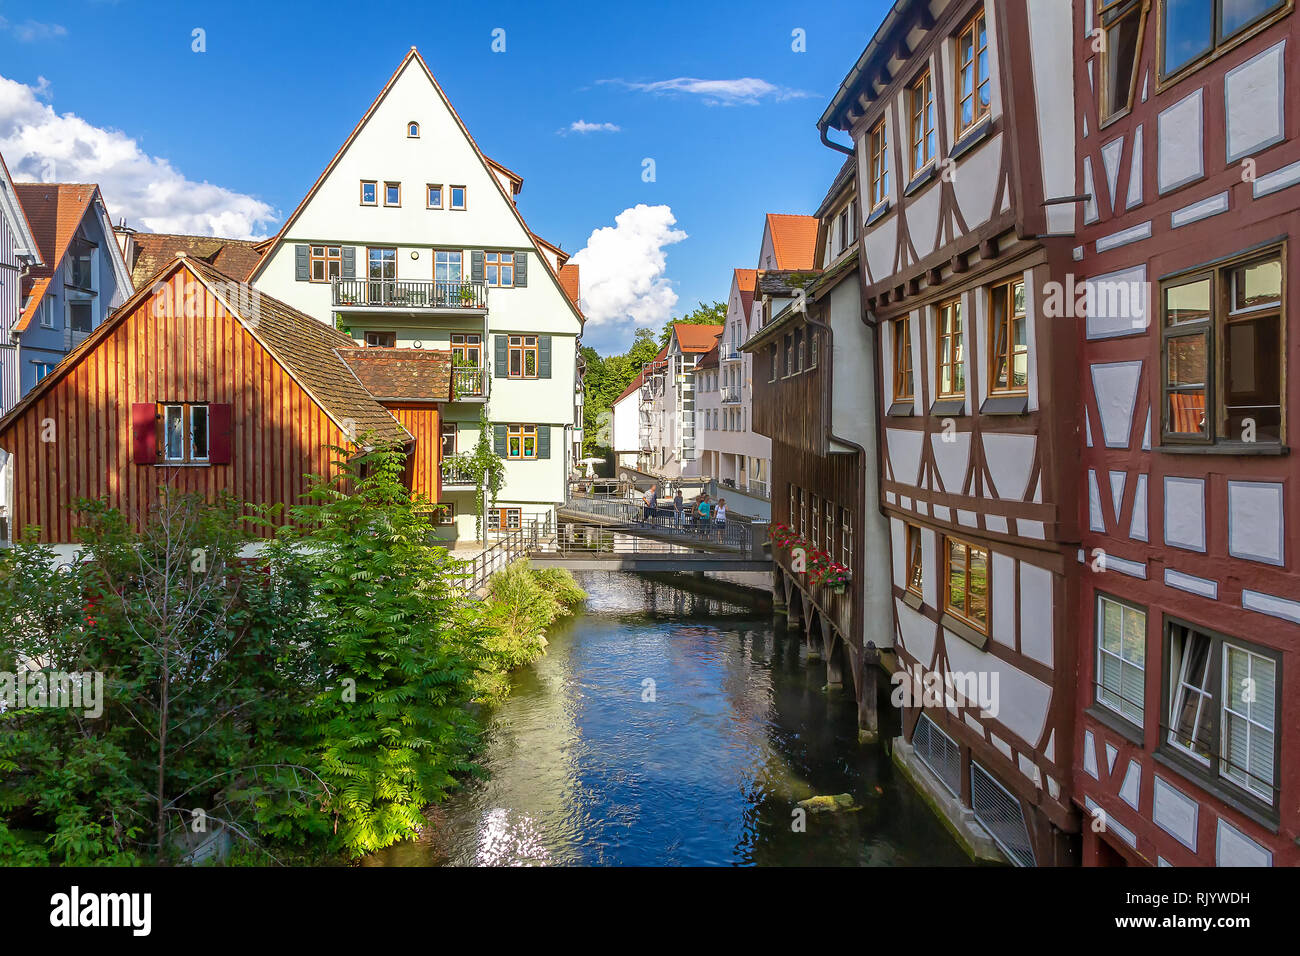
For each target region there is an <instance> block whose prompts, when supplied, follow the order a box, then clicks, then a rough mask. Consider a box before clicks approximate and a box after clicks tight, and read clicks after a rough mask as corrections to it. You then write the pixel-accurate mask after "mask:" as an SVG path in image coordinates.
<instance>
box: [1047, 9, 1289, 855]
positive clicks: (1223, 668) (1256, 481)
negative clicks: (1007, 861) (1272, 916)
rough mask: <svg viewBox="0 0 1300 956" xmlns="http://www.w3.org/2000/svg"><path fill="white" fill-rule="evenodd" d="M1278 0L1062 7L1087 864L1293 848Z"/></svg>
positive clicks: (1284, 73)
mask: <svg viewBox="0 0 1300 956" xmlns="http://www.w3.org/2000/svg"><path fill="white" fill-rule="evenodd" d="M1293 6H1294V5H1293V3H1292V0H1254V2H1228V0H1217V2H1216V0H1199V2H1187V3H1182V2H1180V3H1171V2H1167V0H1076V2H1075V3H1074V4H1073V8H1074V13H1075V23H1074V37H1073V50H1074V52H1075V56H1074V84H1075V88H1076V90H1077V93H1078V95H1077V101H1076V112H1075V113H1074V117H1075V120H1074V138H1075V139H1076V140H1077V142H1078V144H1079V150H1078V165H1077V167H1076V174H1077V175H1078V176H1079V179H1080V182H1081V184H1082V186H1081V192H1082V193H1083V194H1084V195H1085V201H1084V202H1082V203H1080V204H1079V205H1078V206H1077V209H1076V215H1077V221H1076V226H1077V229H1078V245H1077V247H1076V248H1075V250H1074V258H1075V259H1076V260H1077V262H1076V264H1075V266H1074V268H1075V270H1077V272H1078V279H1077V282H1075V283H1071V285H1072V286H1077V289H1078V290H1079V291H1081V292H1082V293H1083V294H1082V295H1080V294H1078V292H1072V293H1071V294H1070V295H1067V296H1066V304H1067V305H1068V304H1069V303H1070V302H1071V301H1075V302H1077V303H1078V304H1079V305H1081V306H1083V308H1084V311H1085V312H1086V319H1085V321H1084V322H1083V323H1082V324H1081V326H1080V332H1079V335H1078V338H1079V345H1080V348H1081V350H1082V363H1081V376H1080V377H1081V392H1082V394H1081V399H1082V403H1083V409H1084V414H1083V421H1082V435H1081V437H1082V445H1083V452H1082V455H1083V463H1082V472H1083V479H1084V481H1085V482H1086V492H1085V493H1083V494H1081V497H1080V504H1079V522H1080V524H1081V525H1082V528H1083V546H1082V549H1081V550H1080V552H1079V554H1078V561H1079V564H1078V568H1079V572H1080V579H1081V593H1080V607H1079V630H1080V638H1079V646H1078V674H1079V695H1078V715H1079V719H1078V726H1077V729H1076V731H1075V740H1074V758H1073V774H1074V786H1075V791H1074V799H1075V801H1076V802H1077V804H1078V806H1079V807H1080V808H1081V809H1082V810H1083V811H1084V812H1085V813H1086V814H1087V815H1088V816H1089V817H1091V818H1092V821H1093V822H1092V825H1090V826H1088V827H1086V828H1085V832H1084V856H1085V862H1087V863H1093V864H1102V865H1107V864H1145V865H1152V866H1154V865H1172V866H1190V865H1219V866H1228V865H1277V866H1294V865H1296V864H1297V863H1300V848H1297V838H1298V837H1300V732H1297V727H1300V657H1298V654H1297V652H1298V651H1300V573H1298V572H1297V561H1298V560H1300V524H1298V523H1297V512H1298V511H1300V463H1297V461H1296V458H1295V456H1294V455H1290V454H1288V450H1289V447H1290V446H1291V445H1292V444H1293V441H1294V434H1293V432H1292V429H1293V428H1294V427H1295V426H1294V424H1293V423H1294V421H1295V418H1294V416H1295V412H1296V410H1298V409H1300V376H1297V375H1295V374H1290V375H1288V371H1287V365H1288V363H1287V359H1288V358H1290V359H1291V363H1290V364H1291V365H1293V366H1295V365H1296V364H1297V361H1296V360H1297V357H1300V322H1298V321H1297V318H1296V316H1297V315H1300V302H1297V305H1296V306H1294V307H1293V306H1292V304H1291V303H1292V302H1294V301H1296V293H1295V292H1294V290H1295V289H1297V288H1300V267H1298V266H1297V257H1296V250H1295V248H1294V247H1293V246H1292V245H1291V239H1292V237H1293V236H1300V99H1297V89H1300V86H1297V83H1298V82H1300V79H1298V78H1297V75H1296V49H1297V44H1300V21H1298V20H1297V18H1296V16H1295V13H1294V9H1293ZM1288 681H1289V683H1288ZM1288 688H1290V689H1289V690H1288Z"/></svg>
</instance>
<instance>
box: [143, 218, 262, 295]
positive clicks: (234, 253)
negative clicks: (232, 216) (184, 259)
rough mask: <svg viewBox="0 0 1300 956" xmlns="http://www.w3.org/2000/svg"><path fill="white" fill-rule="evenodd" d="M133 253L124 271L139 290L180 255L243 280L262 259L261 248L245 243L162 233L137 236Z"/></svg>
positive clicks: (238, 240)
mask: <svg viewBox="0 0 1300 956" xmlns="http://www.w3.org/2000/svg"><path fill="white" fill-rule="evenodd" d="M131 238H132V239H133V240H134V241H135V253H134V255H133V256H132V261H131V262H128V263H127V264H126V265H127V268H129V269H130V270H131V281H132V282H133V283H134V284H135V287H136V288H137V289H138V288H140V286H142V285H144V284H145V283H146V282H148V281H149V280H150V279H151V278H153V275H154V273H155V272H157V271H158V270H159V269H161V268H163V267H164V266H165V265H167V263H169V262H171V260H172V259H174V258H176V254H177V253H179V252H183V253H185V254H186V255H187V256H189V257H190V258H192V259H202V260H203V261H204V262H206V263H208V265H210V266H215V267H216V268H217V269H219V270H220V271H222V272H224V273H225V274H226V275H229V276H234V277H235V278H237V279H244V278H246V277H247V276H248V274H249V273H250V272H252V271H253V267H254V266H256V265H257V263H258V262H260V261H261V259H262V254H261V253H260V252H259V251H258V250H257V247H258V246H259V245H260V244H261V243H258V242H252V241H250V240H248V239H218V238H216V237H213V236H180V235H175V234H171V233H161V232H137V233H134V234H133V235H132V237H131Z"/></svg>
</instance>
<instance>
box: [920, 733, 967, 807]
mask: <svg viewBox="0 0 1300 956" xmlns="http://www.w3.org/2000/svg"><path fill="white" fill-rule="evenodd" d="M912 750H913V752H914V753H915V754H916V755H917V756H918V757H920V758H921V763H923V764H925V765H926V766H927V767H929V768H930V772H931V773H933V774H934V775H935V776H936V777H938V778H939V782H940V783H942V784H943V785H944V786H945V787H946V788H947V789H948V792H949V793H951V794H952V795H953V796H954V797H960V796H961V794H960V792H959V791H960V790H961V750H960V749H959V748H958V747H957V742H956V741H955V740H953V739H952V738H951V737H949V736H948V735H947V734H945V733H944V732H943V731H942V730H940V729H939V727H938V726H937V725H936V724H935V723H934V721H932V720H931V719H930V718H929V717H927V716H925V714H922V715H921V716H920V717H918V718H917V720H916V730H915V731H914V732H913V733H912Z"/></svg>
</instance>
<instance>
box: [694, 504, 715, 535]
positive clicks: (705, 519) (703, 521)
mask: <svg viewBox="0 0 1300 956" xmlns="http://www.w3.org/2000/svg"><path fill="white" fill-rule="evenodd" d="M712 510H713V505H711V504H709V496H708V495H700V498H699V500H698V501H697V502H696V503H695V515H696V518H695V529H696V530H697V531H699V532H701V533H702V534H708V533H709V512H710V511H712Z"/></svg>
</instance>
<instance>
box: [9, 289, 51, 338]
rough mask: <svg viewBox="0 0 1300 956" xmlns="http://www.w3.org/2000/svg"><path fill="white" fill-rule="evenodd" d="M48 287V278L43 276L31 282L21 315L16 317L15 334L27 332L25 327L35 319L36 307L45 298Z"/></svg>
mask: <svg viewBox="0 0 1300 956" xmlns="http://www.w3.org/2000/svg"><path fill="white" fill-rule="evenodd" d="M49 285H50V277H49V276H44V277H42V278H40V279H36V280H35V281H33V282H32V287H31V288H30V289H28V290H27V300H26V304H25V305H24V306H23V314H22V315H20V316H19V317H18V321H17V322H16V323H15V324H14V331H15V332H26V331H27V327H28V326H29V325H31V324H32V319H34V318H36V307H37V306H38V305H40V304H41V300H42V299H44V298H45V290H46V289H47V288H49Z"/></svg>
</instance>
